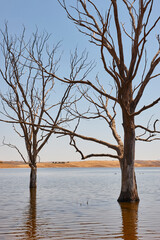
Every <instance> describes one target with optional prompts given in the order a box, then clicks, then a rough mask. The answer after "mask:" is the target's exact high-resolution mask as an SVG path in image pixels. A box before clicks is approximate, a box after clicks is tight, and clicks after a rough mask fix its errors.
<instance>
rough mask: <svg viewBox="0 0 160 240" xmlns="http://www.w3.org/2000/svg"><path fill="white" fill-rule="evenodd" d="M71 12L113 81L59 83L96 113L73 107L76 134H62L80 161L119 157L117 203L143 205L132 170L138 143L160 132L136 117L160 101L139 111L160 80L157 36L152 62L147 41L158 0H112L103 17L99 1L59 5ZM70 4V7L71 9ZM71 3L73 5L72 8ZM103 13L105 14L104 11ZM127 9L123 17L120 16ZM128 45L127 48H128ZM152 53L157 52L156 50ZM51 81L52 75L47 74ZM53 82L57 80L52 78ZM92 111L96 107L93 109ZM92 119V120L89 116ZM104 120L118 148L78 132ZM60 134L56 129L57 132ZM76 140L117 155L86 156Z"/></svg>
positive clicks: (153, 29) (151, 29)
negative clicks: (74, 89) (72, 88)
mask: <svg viewBox="0 0 160 240" xmlns="http://www.w3.org/2000/svg"><path fill="white" fill-rule="evenodd" d="M58 1H59V3H60V4H61V6H62V7H63V8H64V10H65V11H66V13H67V16H68V18H69V19H70V20H71V21H73V22H74V23H75V24H76V25H77V26H78V29H79V31H80V32H81V33H82V34H84V35H85V36H88V37H89V39H90V42H91V43H93V44H95V47H98V48H99V50H100V57H101V59H100V61H102V63H103V66H104V70H105V72H106V74H107V75H108V78H109V79H112V81H113V90H112V91H110V90H108V88H107V87H106V83H105V80H104V79H102V80H100V79H98V80H97V83H96V82H94V80H92V81H91V80H88V79H83V80H82V81H81V80H78V79H74V81H72V79H69V78H61V79H60V78H59V80H61V81H62V82H66V83H69V84H70V83H73V84H77V85H78V89H79V90H80V92H81V93H82V96H83V97H84V98H85V99H86V100H87V101H88V102H89V103H90V105H93V107H94V108H95V112H94V116H93V111H92V112H91V111H89V110H88V111H87V112H86V113H83V114H82V113H80V112H79V110H78V109H77V107H76V106H74V107H71V108H70V110H68V111H69V112H70V114H71V115H72V116H75V117H76V118H77V119H78V124H77V126H76V127H75V129H73V130H72V131H71V130H70V129H68V130H65V129H63V128H59V131H61V134H62V132H63V134H64V135H70V138H71V142H70V143H71V145H73V146H74V147H75V148H76V151H78V152H79V153H80V154H81V156H82V158H83V159H85V158H89V157H94V156H98V157H100V156H107V157H111V158H117V159H119V162H120V167H121V172H122V187H121V193H120V196H119V198H118V201H120V202H123V201H139V196H138V191H137V184H136V177H135V171H134V161H135V140H136V139H137V140H138V139H139V140H145V141H147V140H150V141H151V140H154V139H155V134H156V133H159V132H158V131H157V121H155V122H154V123H153V129H149V128H148V127H147V126H146V127H145V126H142V125H141V124H140V125H136V124H135V117H137V116H139V115H140V114H142V113H143V112H144V111H146V110H149V109H150V108H152V107H153V106H155V105H156V104H158V103H159V101H160V97H157V98H155V99H154V100H152V101H151V102H148V103H146V104H145V105H144V106H143V107H141V106H140V103H141V101H140V100H141V99H142V95H143V94H144V93H145V89H146V87H147V86H148V84H149V83H151V82H154V79H156V78H157V77H159V76H160V73H159V72H157V67H158V66H159V63H160V49H159V37H158V38H157V39H158V44H157V40H156V39H155V40H156V44H157V51H156V52H154V54H152V55H153V56H152V58H151V59H148V58H147V50H148V48H149V50H150V51H152V50H151V49H152V46H153V43H152V42H150V45H149V40H150V39H149V36H150V35H151V34H152V33H153V32H154V31H155V30H156V27H157V26H158V24H159V21H160V17H158V18H157V19H155V20H154V22H153V21H150V20H151V17H152V20H153V18H154V16H153V8H154V2H155V1H154V0H147V1H144V0H139V1H126V0H121V1H116V0H110V1H108V2H107V3H105V4H104V8H106V11H105V14H104V12H103V13H102V11H101V10H100V8H99V4H100V3H99V2H98V1H97V3H95V1H91V0H77V1H73V2H72V3H70V1H67V0H58ZM68 4H69V5H68ZM71 4H72V6H70V5H71ZM104 8H103V10H104ZM120 10H121V13H122V10H123V14H121V15H120V14H119V13H120ZM124 16H127V23H125V24H124V23H123V21H124V19H123V17H124ZM126 42H127V44H126ZM153 51H154V50H153ZM45 72H46V73H48V74H49V75H50V76H52V73H51V74H50V73H49V72H47V71H45ZM54 77H56V76H55V75H54ZM105 78H106V77H105ZM85 87H89V88H90V90H93V91H94V94H97V100H94V98H93V96H94V95H92V94H90V93H89V92H88V90H86V88H85ZM108 102H109V103H110V104H111V103H112V106H113V108H112V112H111V110H109V106H108ZM117 109H119V111H121V119H122V126H123V134H122V136H120V134H119V133H118V129H117V128H116V121H117V120H118V118H117ZM92 110H93V108H92ZM87 114H88V115H87ZM95 118H103V119H104V120H105V121H106V123H107V124H108V126H109V127H110V129H111V132H112V134H113V137H114V140H115V144H113V143H111V142H110V141H106V140H105V141H102V140H101V139H98V138H93V137H89V136H87V135H83V134H80V133H78V125H79V123H80V121H81V119H95ZM138 128H139V129H142V130H144V133H149V137H146V138H143V137H142V136H140V135H139V136H138V137H137V138H136V133H135V131H136V129H138ZM57 129H58V128H57ZM57 132H58V131H57ZM76 138H81V139H83V140H87V141H92V142H95V143H98V144H101V145H103V146H106V147H107V148H109V149H111V150H112V151H113V152H114V154H108V153H106V154H92V153H91V154H88V155H86V156H85V155H84V154H83V152H82V151H81V150H80V149H79V147H78V146H77V144H76Z"/></svg>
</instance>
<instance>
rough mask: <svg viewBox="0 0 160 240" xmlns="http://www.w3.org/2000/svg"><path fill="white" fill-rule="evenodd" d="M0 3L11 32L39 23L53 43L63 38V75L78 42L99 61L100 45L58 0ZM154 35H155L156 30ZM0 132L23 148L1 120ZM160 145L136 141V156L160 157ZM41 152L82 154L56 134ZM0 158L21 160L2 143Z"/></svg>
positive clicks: (60, 156) (45, 155)
mask: <svg viewBox="0 0 160 240" xmlns="http://www.w3.org/2000/svg"><path fill="white" fill-rule="evenodd" d="M155 2H156V4H157V7H156V8H155V9H154V13H155V15H157V14H159V9H160V3H159V1H156V0H155ZM0 6H1V8H0V29H4V23H5V21H7V22H8V27H9V32H10V33H12V34H20V33H21V30H22V28H23V27H22V25H24V26H25V27H26V33H27V35H28V36H30V35H31V34H32V32H34V31H35V30H36V27H38V29H39V31H40V32H42V31H44V30H46V31H47V32H48V33H51V34H52V36H51V39H52V40H53V42H54V43H57V42H58V41H62V42H61V50H62V51H63V52H64V53H63V59H64V58H65V60H63V59H62V64H63V71H62V72H61V74H62V76H63V75H64V76H65V71H67V67H68V65H67V62H69V54H70V51H71V50H72V51H73V50H74V48H75V47H77V46H78V48H79V50H83V49H84V48H86V49H87V51H88V52H89V57H90V59H95V60H96V61H98V59H97V54H99V52H98V51H99V50H98V48H95V46H93V45H92V44H90V43H89V42H88V39H87V37H85V36H84V35H82V34H81V33H79V32H78V30H77V29H76V27H75V25H74V24H73V23H72V22H70V20H68V19H67V17H66V13H65V12H64V10H63V9H62V7H61V6H60V5H59V4H58V2H57V1H56V0H45V1H44V0H27V1H24V0H14V1H13V0H5V1H4V0H0ZM101 7H102V6H101ZM153 37H154V39H155V34H154V36H153ZM154 44H155V45H153V46H152V47H153V49H155V48H156V47H157V45H156V43H154ZM126 48H127V46H126ZM149 54H150V52H149ZM96 71H97V72H99V71H101V64H100V63H98V64H97V69H96ZM159 80H160V79H159ZM159 89H160V82H159V81H158V80H156V84H155V85H154V86H151V87H150V88H149V89H148V90H147V91H146V99H148V98H150V97H152V96H154V95H157V94H159ZM159 107H160V105H158V107H157V108H154V109H153V111H152V112H150V113H149V114H156V116H157V117H158V115H159V116H160V114H158V111H159ZM157 109H158V111H157ZM159 113H160V111H159ZM148 117H149V115H144V116H142V117H141V121H142V122H143V121H145V119H146V118H148ZM91 126H92V125H91ZM95 129H96V130H95ZM92 131H97V134H99V135H100V136H101V133H102V135H104V132H105V131H106V130H104V129H103V128H102V127H97V126H96V128H94V130H93V129H90V132H92ZM0 133H1V134H0V142H1V141H2V140H3V136H5V138H6V141H8V142H11V143H14V144H17V145H18V146H19V148H20V149H22V151H23V148H24V145H23V142H21V141H20V139H19V138H18V136H17V135H16V134H15V133H14V131H13V129H12V127H10V126H8V125H6V124H4V123H1V124H0ZM106 133H107V131H106ZM83 144H84V147H85V148H86V149H89V150H90V151H92V148H93V146H92V145H90V144H88V143H87V142H84V143H83ZM94 149H95V147H94ZM159 149H160V142H158V141H157V142H153V143H138V144H136V159H153V160H154V159H155V160H156V159H160V150H159ZM96 150H97V151H98V150H99V151H101V150H100V149H99V146H96ZM40 156H41V161H64V160H67V161H70V160H80V156H79V154H77V153H75V151H74V149H72V148H71V147H70V146H69V145H68V139H67V138H65V139H58V140H57V139H56V138H55V137H52V138H51V139H50V141H49V143H48V144H47V145H46V146H45V147H44V149H43V150H42V152H41V154H40ZM0 160H20V156H19V155H18V154H17V152H16V151H15V150H14V149H9V148H7V147H1V148H0Z"/></svg>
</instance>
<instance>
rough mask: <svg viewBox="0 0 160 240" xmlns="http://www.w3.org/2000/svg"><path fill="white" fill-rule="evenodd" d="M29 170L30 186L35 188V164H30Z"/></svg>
mask: <svg viewBox="0 0 160 240" xmlns="http://www.w3.org/2000/svg"><path fill="white" fill-rule="evenodd" d="M30 167H31V172H30V188H36V187H37V166H36V164H35V165H32V164H31V165H30Z"/></svg>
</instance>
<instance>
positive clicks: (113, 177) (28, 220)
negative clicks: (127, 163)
mask: <svg viewBox="0 0 160 240" xmlns="http://www.w3.org/2000/svg"><path fill="white" fill-rule="evenodd" d="M136 176H137V182H138V190H139V196H140V199H141V201H140V203H139V204H121V205H120V204H119V203H118V202H117V198H118V196H119V192H120V170H119V169H108V168H87V169H86V168H85V169H84V168H69V169H67V168H66V169H64V168H63V169H61V168H58V169H54V168H53V169H51V168H50V169H38V187H37V191H36V192H35V191H31V192H30V190H29V188H28V186H29V169H0V239H1V240H12V239H16V240H19V239H24V240H38V239H53V240H64V239H70V240H71V239H75V240H80V239H87V240H90V239H91V240H100V239H109V240H112V239H124V240H141V239H144V240H152V239H157V240H159V239H160V169H159V168H145V169H144V168H138V169H136Z"/></svg>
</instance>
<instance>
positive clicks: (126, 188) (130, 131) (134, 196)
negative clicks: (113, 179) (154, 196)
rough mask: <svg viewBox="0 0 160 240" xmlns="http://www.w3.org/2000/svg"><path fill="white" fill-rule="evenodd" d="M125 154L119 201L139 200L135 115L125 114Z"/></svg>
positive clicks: (121, 164) (122, 162)
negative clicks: (136, 169)
mask: <svg viewBox="0 0 160 240" xmlns="http://www.w3.org/2000/svg"><path fill="white" fill-rule="evenodd" d="M123 127H124V155H123V158H122V160H121V161H120V167H121V173H122V182H121V193H120V196H119V198H118V201H119V202H134V201H139V197H138V191H137V183H136V176H135V169H134V162H135V124H134V117H129V116H128V115H127V114H126V113H125V114H123Z"/></svg>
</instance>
